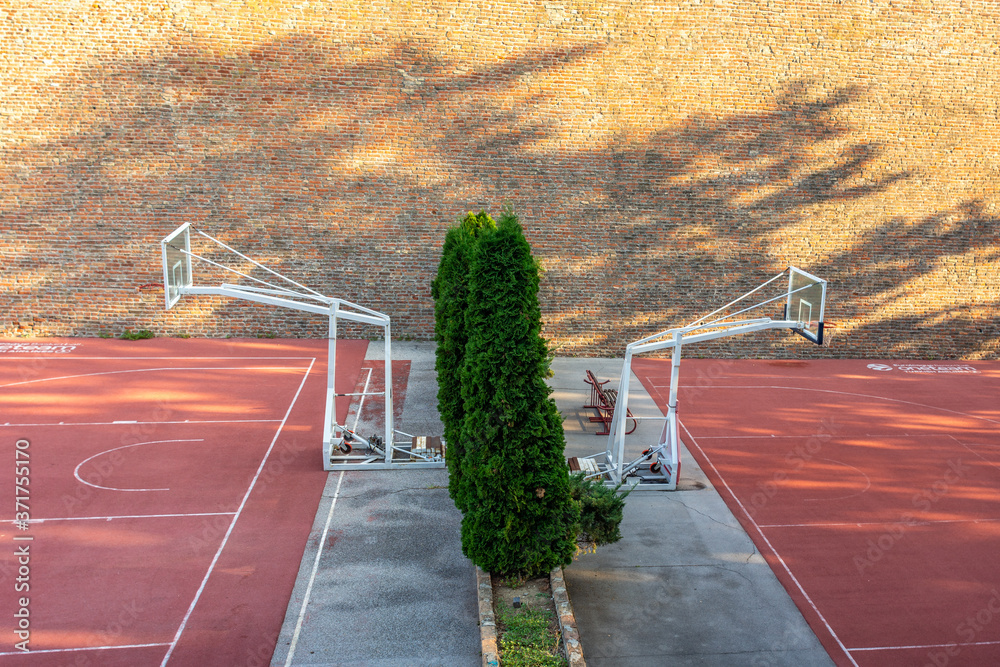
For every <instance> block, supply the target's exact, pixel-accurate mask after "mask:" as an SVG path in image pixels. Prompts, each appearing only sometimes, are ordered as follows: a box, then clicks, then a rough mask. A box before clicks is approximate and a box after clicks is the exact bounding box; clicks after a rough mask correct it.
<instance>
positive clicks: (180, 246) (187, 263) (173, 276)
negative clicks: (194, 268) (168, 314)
mask: <svg viewBox="0 0 1000 667" xmlns="http://www.w3.org/2000/svg"><path fill="white" fill-rule="evenodd" d="M160 246H161V248H162V249H163V296H164V299H165V301H166V306H167V310H169V309H170V308H172V307H173V305H174V304H175V303H177V301H178V300H179V299H180V298H181V293H182V290H183V289H184V288H185V287H191V284H192V277H191V254H190V253H191V225H190V223H184V224H183V225H181V226H180V227H178V228H177V229H175V230H174V231H173V232H171V233H170V235H169V236H167V237H166V238H164V239H163V241H161V242H160Z"/></svg>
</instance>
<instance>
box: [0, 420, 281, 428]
mask: <svg viewBox="0 0 1000 667" xmlns="http://www.w3.org/2000/svg"><path fill="white" fill-rule="evenodd" d="M280 421H281V420H280V419H185V420H183V421H181V420H174V421H163V422H155V421H112V422H59V423H58V424H57V423H55V422H38V423H36V424H32V423H23V424H15V423H11V422H4V423H3V424H0V427H3V426H15V427H17V426H121V425H123V424H124V425H131V424H152V425H154V426H161V425H165V424H271V423H276V422H280Z"/></svg>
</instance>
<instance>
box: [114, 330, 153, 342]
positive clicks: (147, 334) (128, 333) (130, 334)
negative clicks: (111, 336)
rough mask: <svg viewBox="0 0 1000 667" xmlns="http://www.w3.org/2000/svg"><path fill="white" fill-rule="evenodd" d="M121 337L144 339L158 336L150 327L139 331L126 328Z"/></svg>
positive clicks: (123, 338)
mask: <svg viewBox="0 0 1000 667" xmlns="http://www.w3.org/2000/svg"><path fill="white" fill-rule="evenodd" d="M119 338H121V339H122V340H144V339H146V338H156V334H154V333H153V332H152V331H150V330H149V329H139V330H138V331H132V330H131V329H126V330H125V331H124V332H123V333H122V335H121V336H119Z"/></svg>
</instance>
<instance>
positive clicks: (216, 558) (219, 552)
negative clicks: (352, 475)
mask: <svg viewBox="0 0 1000 667" xmlns="http://www.w3.org/2000/svg"><path fill="white" fill-rule="evenodd" d="M315 363H316V359H315V357H314V358H313V360H312V361H311V362H309V367H308V368H307V369H305V371H306V372H305V373H303V375H302V381H301V382H299V388H298V389H297V390H296V391H295V396H293V397H292V402H291V403H290V404H289V405H288V409H287V410H286V411H285V416H284V418H282V420H281V423H280V424H279V425H278V430H277V431H276V432H275V433H274V437H273V438H272V439H271V444H270V446H268V448H267V451H266V452H265V453H264V456H263V457H262V458H261V461H260V465H259V466H257V472H256V473H255V474H254V476H253V479H252V480H251V481H250V486H249V487H248V488H247V491H246V493H245V494H243V500H241V501H240V505H239V507H238V508H237V509H236V513H235V515H234V516H233V519H232V521H230V522H229V528H228V529H227V530H226V534H225V535H224V536H223V537H222V543H221V544H220V545H219V548H218V549H217V550H216V551H215V556H214V557H213V558H212V562H211V563H210V564H209V566H208V571H207V572H206V573H205V576H204V578H202V580H201V585H200V586H199V587H198V592H197V593H195V596H194V599H193V600H192V601H191V605H190V606H189V607H188V610H187V613H186V614H184V618H183V619H182V620H181V624H180V627H178V628H177V633H176V634H175V635H174V639H173V641H172V642H171V643H170V648H169V649H168V650H167V654H166V655H165V656H163V661H162V662H161V663H160V667H166V664H167V663H168V662H169V661H170V656H171V655H173V653H174V649H175V648H177V642H178V641H180V638H181V635H182V634H183V633H184V630H185V628H187V623H188V620H190V618H191V614H192V613H193V612H194V608H195V607H196V606H197V604H198V601H199V600H200V599H201V594H202V593H203V592H204V591H205V586H206V585H208V580H209V578H210V577H211V576H212V572H213V571H214V570H215V565H216V563H218V562H219V557H220V556H221V555H222V550H223V549H225V547H226V544H227V543H228V542H229V536H230V535H232V533H233V528H235V527H236V522H237V521H239V519H240V515H241V514H242V513H243V508H244V507H246V504H247V500H249V499H250V494H251V493H253V490H254V487H255V486H256V485H257V480H258V479H260V474H261V472H263V470H264V466H265V465H266V464H267V460H268V458H270V456H271V450H273V449H274V445H275V443H277V442H278V437H279V436H280V435H281V431H282V429H284V427H285V422H287V421H288V416H289V415H290V414H291V413H292V408H294V407H295V403H296V402H297V401H298V400H299V395H300V394H301V393H302V388H303V387H304V386H305V384H306V380H307V379H308V378H309V373H310V372H311V371H312V367H313V365H314V364H315ZM299 370H301V369H299Z"/></svg>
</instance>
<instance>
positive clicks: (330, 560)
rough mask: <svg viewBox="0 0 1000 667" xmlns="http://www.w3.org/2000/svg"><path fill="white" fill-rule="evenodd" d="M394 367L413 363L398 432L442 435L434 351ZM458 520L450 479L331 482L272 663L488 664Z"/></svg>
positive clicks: (385, 477)
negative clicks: (482, 650)
mask: <svg viewBox="0 0 1000 667" xmlns="http://www.w3.org/2000/svg"><path fill="white" fill-rule="evenodd" d="M393 356H394V357H395V358H396V359H403V360H406V359H408V360H410V361H411V367H410V377H409V380H408V383H407V385H408V386H407V393H406V401H405V403H404V405H403V414H402V419H401V420H400V422H401V423H400V424H397V425H396V426H397V428H399V429H400V430H403V431H406V432H408V433H414V434H418V435H440V434H441V432H442V430H443V427H442V425H441V422H440V419H439V418H438V413H437V379H436V375H435V373H434V348H433V346H428V345H427V344H407V343H396V342H394V343H393ZM368 358H370V359H382V358H383V356H382V346H381V345H378V344H372V345H371V346H370V347H369V351H368ZM349 422H350V419H349ZM359 430H360V432H361V433H368V432H372V431H376V430H377V429H375V428H372V427H370V426H365V425H364V424H362V427H361V428H360V429H359ZM461 521H462V515H461V513H460V512H459V511H458V510H457V509H455V505H454V504H453V503H452V501H451V498H450V497H449V496H448V471H447V470H386V471H371V472H368V471H345V472H331V473H330V477H329V480H328V481H327V485H326V489H325V491H324V492H323V499H322V502H321V503H320V507H319V510H318V511H317V513H316V520H315V522H314V524H313V529H312V533H311V535H310V539H309V545H308V547H307V549H306V552H305V554H304V555H303V558H302V565H301V567H300V569H299V575H298V579H297V580H296V584H295V589H294V591H293V593H292V599H291V601H290V603H289V606H288V611H287V612H286V615H285V623H284V626H283V627H282V631H281V635H280V637H279V639H278V645H277V647H276V648H275V652H274V656H273V658H272V660H271V664H272V665H302V666H305V665H311V666H320V665H322V666H333V665H337V666H340V667H411V666H413V667H474V666H478V665H481V658H480V639H479V623H478V620H479V610H478V604H477V595H476V569H475V567H474V566H473V565H472V563H471V562H470V561H469V560H468V559H467V558H465V556H464V555H462V538H461V532H460V526H461Z"/></svg>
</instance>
